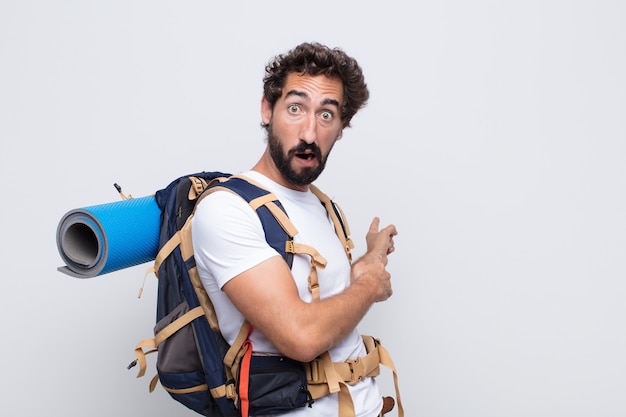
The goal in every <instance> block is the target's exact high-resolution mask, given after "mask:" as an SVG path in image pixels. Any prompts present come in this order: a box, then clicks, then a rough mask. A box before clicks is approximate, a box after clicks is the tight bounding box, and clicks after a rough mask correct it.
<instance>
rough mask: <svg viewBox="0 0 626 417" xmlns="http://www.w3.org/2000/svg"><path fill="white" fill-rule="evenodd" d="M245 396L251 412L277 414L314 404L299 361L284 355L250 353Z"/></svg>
mask: <svg viewBox="0 0 626 417" xmlns="http://www.w3.org/2000/svg"><path fill="white" fill-rule="evenodd" d="M248 396H249V398H250V415H262V414H279V413H284V412H286V411H289V410H292V409H294V408H299V407H305V406H307V405H308V406H309V407H310V406H311V405H312V404H313V399H312V397H311V394H310V393H309V391H308V389H307V379H306V373H305V372H304V367H303V365H302V363H301V362H298V361H294V360H292V359H289V358H286V357H283V356H255V355H253V356H252V359H251V362H250V382H249V392H248Z"/></svg>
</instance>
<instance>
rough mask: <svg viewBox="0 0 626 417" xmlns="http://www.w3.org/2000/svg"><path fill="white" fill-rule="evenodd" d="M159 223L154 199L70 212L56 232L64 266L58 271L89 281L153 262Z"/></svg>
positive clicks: (158, 213)
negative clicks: (89, 279) (88, 279)
mask: <svg viewBox="0 0 626 417" xmlns="http://www.w3.org/2000/svg"><path fill="white" fill-rule="evenodd" d="M160 223H161V210H160V209H159V206H158V205H157V203H156V200H155V198H154V196H150V197H141V198H131V199H128V200H122V201H118V202H114V203H108V204H101V205H96V206H90V207H83V208H79V209H75V210H71V211H69V212H68V213H67V214H65V216H63V218H62V219H61V221H60V222H59V226H58V228H57V246H58V249H59V253H60V254H61V258H63V261H64V262H65V263H66V266H63V267H59V268H58V270H59V271H61V272H63V273H65V274H68V275H70V276H73V277H77V278H92V277H95V276H98V275H103V274H107V273H109V272H113V271H117V270H120V269H124V268H129V267H131V266H135V265H139V264H142V263H145V262H149V261H152V260H154V258H155V257H156V254H157V251H158V246H159V229H160Z"/></svg>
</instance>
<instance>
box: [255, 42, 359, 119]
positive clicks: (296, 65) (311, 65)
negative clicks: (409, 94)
mask: <svg viewBox="0 0 626 417" xmlns="http://www.w3.org/2000/svg"><path fill="white" fill-rule="evenodd" d="M294 72H295V73H299V74H302V75H320V74H323V75H326V76H327V77H330V78H337V79H339V80H340V81H341V82H342V84H343V98H344V100H343V104H342V106H341V121H342V123H343V127H344V128H346V127H350V121H351V120H352V117H353V116H354V115H355V114H356V112H357V111H359V110H360V109H361V108H362V107H363V106H365V105H366V104H367V100H368V99H369V90H368V89H367V84H365V78H364V77H363V71H362V70H361V67H360V66H359V64H358V63H357V61H356V60H355V59H354V58H352V57H350V56H348V55H347V54H346V53H345V52H344V51H342V50H341V49H339V48H333V49H331V48H329V47H328V46H325V45H322V44H319V43H316V42H313V43H308V42H305V43H302V44H300V45H298V46H296V47H295V48H293V49H292V50H291V51H289V52H288V53H287V54H281V55H277V56H276V57H274V58H273V59H272V60H271V61H270V62H269V63H268V64H267V65H266V67H265V77H264V78H263V96H264V97H265V99H266V100H267V101H268V102H269V103H270V104H271V106H272V108H274V104H275V103H276V101H277V100H278V99H279V98H280V96H281V95H282V92H283V91H282V89H283V86H284V85H285V80H286V79H287V75H289V74H290V73H294ZM263 127H265V128H266V129H267V125H263Z"/></svg>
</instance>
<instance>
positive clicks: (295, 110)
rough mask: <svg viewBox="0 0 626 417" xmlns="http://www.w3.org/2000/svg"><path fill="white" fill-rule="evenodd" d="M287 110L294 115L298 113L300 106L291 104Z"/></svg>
mask: <svg viewBox="0 0 626 417" xmlns="http://www.w3.org/2000/svg"><path fill="white" fill-rule="evenodd" d="M288 110H289V113H293V114H296V113H298V112H299V111H300V106H298V105H297V104H292V105H291V106H289V108H288Z"/></svg>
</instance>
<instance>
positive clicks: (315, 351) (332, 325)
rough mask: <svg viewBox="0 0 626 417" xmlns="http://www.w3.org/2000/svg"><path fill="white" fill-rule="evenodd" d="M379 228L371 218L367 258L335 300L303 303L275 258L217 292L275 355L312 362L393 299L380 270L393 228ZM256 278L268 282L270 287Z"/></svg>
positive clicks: (387, 277)
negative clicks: (371, 310)
mask: <svg viewBox="0 0 626 417" xmlns="http://www.w3.org/2000/svg"><path fill="white" fill-rule="evenodd" d="M378 224H379V223H378V219H377V218H375V219H374V221H373V222H372V225H371V226H370V229H369V231H368V234H367V237H366V241H367V247H368V250H367V253H366V254H365V255H364V256H363V257H362V258H360V259H359V260H358V261H356V262H355V263H354V264H353V265H352V272H351V275H352V276H351V285H350V286H349V287H348V288H347V289H346V290H345V291H343V292H342V293H340V294H337V295H335V296H332V297H330V298H326V299H323V300H318V301H314V302H311V303H307V302H304V301H303V300H302V299H300V297H299V295H298V290H297V287H296V285H295V283H294V280H293V278H292V276H291V270H290V269H289V267H288V266H287V264H286V263H285V262H284V260H283V259H282V258H281V257H280V256H276V257H273V258H270V259H268V260H266V261H265V262H262V263H261V264H259V265H257V266H255V267H253V268H251V269H249V270H247V271H245V272H243V273H241V274H239V275H237V276H236V277H234V278H233V279H231V280H230V281H229V282H228V283H226V285H224V287H223V288H222V289H223V290H224V292H225V293H226V295H228V297H229V298H230V300H231V301H232V302H233V304H234V305H235V306H236V307H237V309H238V310H239V311H240V312H241V313H242V314H243V315H244V316H245V317H246V318H247V319H248V321H250V323H251V324H252V325H253V326H254V327H255V328H256V329H257V330H259V331H260V332H261V333H263V334H264V335H265V336H266V337H267V338H268V339H269V340H270V341H271V342H272V343H273V344H274V345H275V346H276V348H277V349H278V350H279V351H280V352H282V353H283V354H284V355H286V356H288V357H290V358H292V359H296V360H299V361H302V362H308V361H310V360H313V359H315V358H316V357H317V356H318V355H320V354H321V353H323V352H325V351H327V350H328V349H330V348H331V347H332V346H334V345H335V344H336V343H338V342H339V341H341V340H342V339H343V338H345V337H346V336H347V335H348V334H349V333H350V332H351V331H352V330H353V329H354V328H355V327H356V326H357V324H358V323H359V322H360V321H361V319H362V318H363V316H365V314H366V313H367V311H368V310H369V308H370V307H371V305H372V304H374V303H375V302H379V301H384V300H386V299H387V298H389V297H390V296H391V294H392V290H391V275H390V274H389V272H388V271H387V270H386V269H385V267H386V265H387V255H388V254H389V253H391V252H392V251H393V250H394V246H393V236H395V235H396V233H397V232H396V228H395V226H393V225H390V226H387V227H385V228H383V229H382V230H380V231H379V230H378ZM259 276H262V277H263V276H271V277H272V278H271V285H267V283H268V280H267V279H258V277H259Z"/></svg>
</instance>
